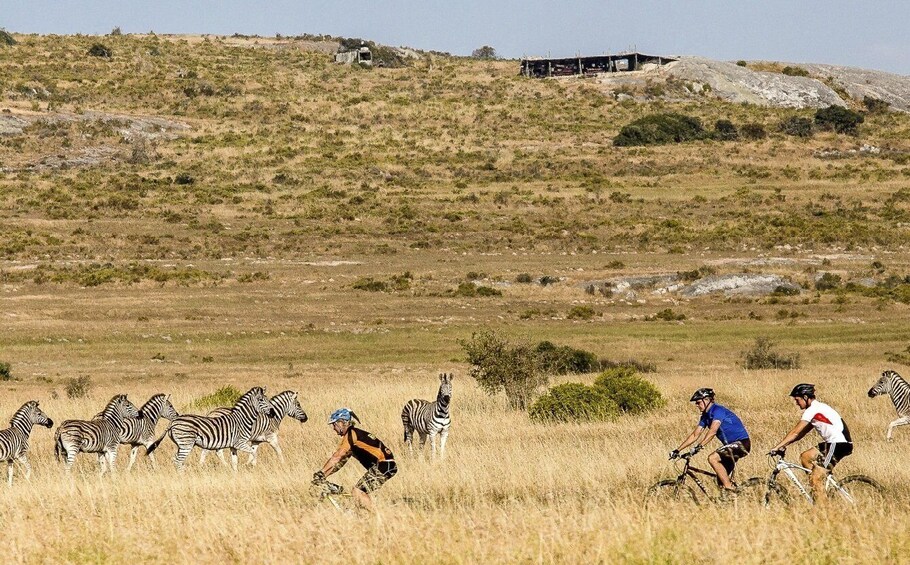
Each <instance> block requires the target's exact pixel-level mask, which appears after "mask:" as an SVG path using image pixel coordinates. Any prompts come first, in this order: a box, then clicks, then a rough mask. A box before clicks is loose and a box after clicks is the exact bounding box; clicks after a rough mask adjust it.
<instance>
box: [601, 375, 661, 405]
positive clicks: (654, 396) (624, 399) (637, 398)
mask: <svg viewBox="0 0 910 565" xmlns="http://www.w3.org/2000/svg"><path fill="white" fill-rule="evenodd" d="M594 387H595V388H599V389H601V390H603V391H604V393H605V394H606V395H607V396H608V397H609V398H610V400H612V401H613V402H615V403H616V405H617V406H618V407H619V409H620V410H621V411H622V412H625V413H629V414H638V413H641V412H647V411H648V410H654V409H656V408H660V407H662V406H663V405H664V398H663V396H662V395H661V394H660V391H659V390H657V387H655V386H654V385H653V384H651V383H650V382H648V381H646V380H645V379H643V378H641V377H639V376H637V375H636V374H635V369H632V368H631V367H617V368H615V369H608V370H606V371H604V372H603V373H601V374H600V376H598V377H597V379H595V380H594Z"/></svg>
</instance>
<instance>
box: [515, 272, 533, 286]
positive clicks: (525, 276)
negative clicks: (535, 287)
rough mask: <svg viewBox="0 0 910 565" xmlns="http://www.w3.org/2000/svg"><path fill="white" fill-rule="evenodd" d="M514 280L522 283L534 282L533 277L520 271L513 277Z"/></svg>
mask: <svg viewBox="0 0 910 565" xmlns="http://www.w3.org/2000/svg"><path fill="white" fill-rule="evenodd" d="M515 282H517V283H522V284H528V283H531V282H534V279H532V278H531V275H529V274H528V273H520V274H519V275H518V276H517V277H515Z"/></svg>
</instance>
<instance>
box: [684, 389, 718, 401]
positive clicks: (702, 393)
mask: <svg viewBox="0 0 910 565" xmlns="http://www.w3.org/2000/svg"><path fill="white" fill-rule="evenodd" d="M702 398H714V389H713V388H700V389H698V390H696V391H695V392H694V393H693V394H692V398H690V399H689V402H695V401H696V400H701V399H702Z"/></svg>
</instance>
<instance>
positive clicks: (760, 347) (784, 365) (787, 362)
mask: <svg viewBox="0 0 910 565" xmlns="http://www.w3.org/2000/svg"><path fill="white" fill-rule="evenodd" d="M775 345H776V344H775V343H774V341H772V340H771V338H770V337H766V336H760V337H757V338H755V345H753V346H752V349H750V350H749V351H744V352H743V358H744V362H743V367H744V368H746V369H799V367H800V362H799V353H778V352H777V351H774V346H775Z"/></svg>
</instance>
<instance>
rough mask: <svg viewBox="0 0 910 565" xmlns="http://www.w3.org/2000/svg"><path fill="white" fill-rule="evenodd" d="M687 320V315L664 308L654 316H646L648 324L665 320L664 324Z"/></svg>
mask: <svg viewBox="0 0 910 565" xmlns="http://www.w3.org/2000/svg"><path fill="white" fill-rule="evenodd" d="M685 319H686V315H685V314H677V313H676V312H674V311H673V309H672V308H664V309H663V310H661V311H660V312H658V313H656V314H654V315H653V316H645V321H646V322H654V321H656V320H663V321H664V322H679V321H682V320H685Z"/></svg>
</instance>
